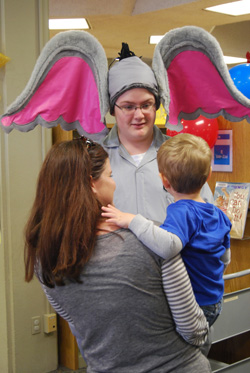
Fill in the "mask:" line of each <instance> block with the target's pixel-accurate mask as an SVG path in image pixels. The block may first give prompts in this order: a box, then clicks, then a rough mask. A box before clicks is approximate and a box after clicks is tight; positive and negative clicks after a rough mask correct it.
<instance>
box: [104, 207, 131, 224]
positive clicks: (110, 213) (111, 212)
mask: <svg viewBox="0 0 250 373" xmlns="http://www.w3.org/2000/svg"><path fill="white" fill-rule="evenodd" d="M102 211H104V212H102V216H103V217H104V218H108V219H107V221H108V222H109V223H114V224H116V225H118V227H121V228H128V226H129V224H130V222H131V221H132V220H133V218H134V217H135V215H133V214H129V213H126V212H122V211H120V210H118V209H117V208H115V207H114V206H112V205H108V206H102Z"/></svg>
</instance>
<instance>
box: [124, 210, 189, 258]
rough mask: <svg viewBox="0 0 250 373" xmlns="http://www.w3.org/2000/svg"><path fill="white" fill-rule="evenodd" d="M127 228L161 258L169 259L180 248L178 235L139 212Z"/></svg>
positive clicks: (177, 252) (180, 243)
mask: <svg viewBox="0 0 250 373" xmlns="http://www.w3.org/2000/svg"><path fill="white" fill-rule="evenodd" d="M129 229H130V230H131V231H132V232H133V233H134V234H135V235H136V237H137V238H138V239H139V240H140V241H141V242H142V243H143V244H144V245H145V246H147V247H148V248H149V249H150V250H152V251H153V252H154V253H155V254H157V255H159V256H160V257H162V258H163V259H167V260H169V259H171V258H173V257H174V256H176V255H177V254H179V252H180V251H181V250H182V242H181V240H180V239H179V237H178V236H176V235H175V234H173V233H170V232H168V231H166V230H165V229H162V228H160V227H158V226H156V225H155V224H154V223H153V222H152V221H150V220H148V219H146V218H144V217H143V216H141V215H140V214H138V215H136V216H135V217H134V219H133V220H132V221H131V223H130V224H129Z"/></svg>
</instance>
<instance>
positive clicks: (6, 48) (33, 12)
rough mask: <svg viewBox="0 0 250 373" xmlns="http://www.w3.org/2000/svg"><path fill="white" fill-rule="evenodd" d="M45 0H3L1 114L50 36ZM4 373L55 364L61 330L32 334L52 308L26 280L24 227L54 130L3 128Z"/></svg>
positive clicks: (32, 371)
mask: <svg viewBox="0 0 250 373" xmlns="http://www.w3.org/2000/svg"><path fill="white" fill-rule="evenodd" d="M47 14H48V1H47V0H40V1H39V0H22V1H20V0H0V27H1V29H0V53H3V54H5V55H7V56H8V57H10V58H11V60H10V62H8V64H7V65H6V66H5V68H1V69H0V96H1V100H0V114H2V113H3V112H4V110H6V107H7V105H9V104H10V103H11V102H12V101H13V100H14V99H15V98H16V97H17V95H19V94H20V93H21V91H22V90H23V88H24V87H25V85H26V83H27V81H28V79H29V77H30V74H31V72H32V69H33V67H34V64H35V62H36V59H37V57H38V55H39V53H40V48H41V47H42V46H43V45H44V43H45V42H46V40H47V18H48V16H47ZM0 146H1V151H0V212H1V216H0V222H1V244H0V245H1V246H0V351H1V353H0V355H1V357H0V372H3V373H42V372H43V373H44V372H49V371H51V370H54V369H56V367H57V334H56V333H52V334H51V335H47V334H45V333H44V332H43V326H42V332H41V333H39V334H35V335H32V334H31V318H32V317H33V316H41V318H43V314H45V313H48V312H51V308H50V306H49V304H48V302H47V300H46V298H45V296H44V294H43V292H42V290H41V287H40V285H39V283H38V282H37V280H35V281H33V282H32V283H30V284H27V283H25V282H24V264H23V246H24V243H23V228H24V224H25V222H26V219H27V216H28V213H29V210H30V207H31V204H32V202H33V198H34V192H35V185H36V178H37V174H38V171H39V169H40V166H41V163H42V160H43V157H44V154H45V153H46V152H47V150H48V149H49V147H50V146H51V131H50V130H45V129H42V128H41V127H36V129H35V130H33V131H31V132H29V133H20V132H18V131H15V130H14V131H12V132H11V133H10V134H9V135H6V134H4V132H3V130H2V129H0Z"/></svg>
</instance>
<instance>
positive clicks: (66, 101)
mask: <svg viewBox="0 0 250 373" xmlns="http://www.w3.org/2000/svg"><path fill="white" fill-rule="evenodd" d="M38 115H40V116H41V117H42V118H43V119H44V120H45V121H47V122H52V121H56V120H57V119H58V118H59V117H60V116H62V117H63V119H64V120H65V122H67V123H72V122H75V121H79V122H80V124H81V127H82V128H83V129H84V130H85V131H86V132H88V133H97V132H100V131H102V130H103V129H104V128H105V126H104V124H103V123H101V122H100V121H101V113H100V105H99V95H98V89H97V85H96V82H95V79H94V76H93V73H92V70H91V68H90V67H89V65H88V64H87V63H86V62H85V61H84V60H83V59H81V58H80V57H63V58H61V59H60V60H58V61H57V62H56V63H55V64H54V65H53V66H52V68H51V69H50V71H49V72H48V74H47V76H46V77H45V79H44V81H43V82H42V84H41V85H40V86H39V87H38V89H37V91H36V92H35V93H34V95H33V96H32V98H31V99H30V101H29V103H28V104H27V105H26V106H25V108H24V109H23V110H21V111H20V112H18V113H16V114H13V115H11V116H9V117H4V118H3V119H2V123H3V125H5V126H10V125H11V123H12V122H15V123H16V124H19V125H24V124H28V123H31V122H33V121H34V120H35V118H36V117H37V116H38Z"/></svg>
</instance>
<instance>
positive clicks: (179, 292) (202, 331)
mask: <svg viewBox="0 0 250 373" xmlns="http://www.w3.org/2000/svg"><path fill="white" fill-rule="evenodd" d="M161 269H162V282H163V288H164V292H165V294H166V297H167V300H168V304H169V307H170V309H171V312H172V316H173V319H174V322H175V324H176V331H177V332H178V333H179V334H180V335H181V336H182V337H183V338H184V339H185V341H186V342H188V343H190V344H192V345H195V346H201V345H202V344H204V342H205V341H206V339H207V333H208V329H209V326H208V323H207V320H206V318H205V316H204V313H203V311H202V309H201V308H200V307H199V305H198V303H197V302H196V299H195V296H194V293H193V289H192V285H191V282H190V279H189V276H188V273H187V270H186V267H185V265H184V263H183V260H182V258H181V256H180V254H178V255H176V256H175V257H174V258H173V259H171V260H168V261H166V260H165V261H163V264H162V267H161Z"/></svg>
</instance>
